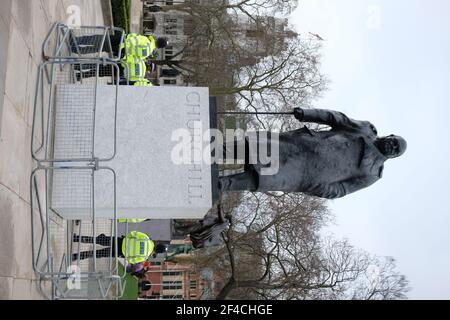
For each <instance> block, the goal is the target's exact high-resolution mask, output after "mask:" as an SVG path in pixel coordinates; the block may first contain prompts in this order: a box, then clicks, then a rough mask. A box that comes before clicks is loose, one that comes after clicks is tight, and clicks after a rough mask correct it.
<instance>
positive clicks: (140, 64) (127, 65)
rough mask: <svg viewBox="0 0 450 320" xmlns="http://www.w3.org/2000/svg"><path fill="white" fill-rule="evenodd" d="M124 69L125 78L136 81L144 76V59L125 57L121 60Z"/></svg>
mask: <svg viewBox="0 0 450 320" xmlns="http://www.w3.org/2000/svg"><path fill="white" fill-rule="evenodd" d="M122 64H123V65H124V69H125V78H127V79H128V80H129V81H138V80H141V79H143V78H144V77H145V73H146V72H147V66H146V65H145V61H144V60H142V59H140V58H138V57H131V56H130V57H127V59H126V60H123V61H122Z"/></svg>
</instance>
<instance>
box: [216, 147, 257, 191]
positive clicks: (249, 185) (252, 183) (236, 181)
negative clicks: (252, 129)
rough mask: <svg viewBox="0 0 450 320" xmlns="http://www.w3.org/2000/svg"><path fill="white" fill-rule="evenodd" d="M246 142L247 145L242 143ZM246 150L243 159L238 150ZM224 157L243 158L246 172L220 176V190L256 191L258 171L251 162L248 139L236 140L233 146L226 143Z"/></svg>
mask: <svg viewBox="0 0 450 320" xmlns="http://www.w3.org/2000/svg"><path fill="white" fill-rule="evenodd" d="M243 143H245V146H243V145H242V144H243ZM242 149H243V150H245V155H244V158H243V159H242V158H241V156H240V155H238V150H242ZM231 151H233V152H234V155H233V156H231V155H230V152H231ZM223 158H224V159H233V160H243V162H244V172H242V173H237V174H233V175H229V176H222V177H219V190H221V191H242V190H249V191H256V190H257V188H258V180H259V176H258V173H257V172H256V171H255V170H254V168H253V166H252V165H251V164H250V147H249V144H248V141H247V139H246V140H245V142H244V141H234V144H232V145H231V146H226V145H224V147H223Z"/></svg>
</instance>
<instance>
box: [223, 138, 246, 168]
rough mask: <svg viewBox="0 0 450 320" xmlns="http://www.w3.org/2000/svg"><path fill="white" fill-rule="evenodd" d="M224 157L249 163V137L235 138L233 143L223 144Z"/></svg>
mask: <svg viewBox="0 0 450 320" xmlns="http://www.w3.org/2000/svg"><path fill="white" fill-rule="evenodd" d="M223 159H224V160H231V159H232V160H234V161H240V162H241V163H242V162H243V163H244V164H248V163H249V146H248V141H247V139H245V140H236V139H235V140H234V143H232V144H224V145H223Z"/></svg>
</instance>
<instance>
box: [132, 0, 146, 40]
mask: <svg viewBox="0 0 450 320" xmlns="http://www.w3.org/2000/svg"><path fill="white" fill-rule="evenodd" d="M130 11H131V12H130V20H131V21H130V33H141V32H142V18H143V17H142V16H143V14H144V7H143V6H142V1H141V0H131V9H130Z"/></svg>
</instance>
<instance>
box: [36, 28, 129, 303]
mask: <svg viewBox="0 0 450 320" xmlns="http://www.w3.org/2000/svg"><path fill="white" fill-rule="evenodd" d="M124 37H125V33H124V31H123V30H122V29H120V28H112V27H104V26H99V27H87V26H80V27H76V28H71V27H68V26H66V25H64V24H62V23H55V24H54V25H53V27H52V29H51V30H50V31H49V33H48V35H47V38H46V39H45V41H44V43H43V45H42V54H43V58H44V60H45V61H43V62H42V63H41V64H40V65H39V70H38V78H37V84H36V91H35V101H34V111H33V124H32V138H31V154H32V157H33V159H34V160H35V162H36V169H35V170H34V171H33V172H32V174H31V177H30V196H31V199H30V203H31V219H32V221H31V222H32V229H31V231H32V239H33V243H32V261H33V269H34V271H35V272H36V274H37V276H38V279H39V281H38V283H39V284H42V283H50V284H51V289H52V290H51V294H50V295H46V293H45V292H44V290H42V292H43V294H44V295H45V296H46V297H47V298H51V299H117V298H119V297H120V296H121V295H122V294H123V289H124V287H123V278H124V277H125V271H119V270H126V262H125V260H124V259H122V258H121V257H120V256H121V252H122V251H121V248H120V242H121V238H120V237H119V235H118V233H117V212H116V174H115V172H114V170H112V169H111V168H109V167H107V166H106V164H107V162H108V161H110V160H112V159H113V158H114V157H115V154H116V117H117V101H118V99H117V96H118V92H119V90H118V86H119V80H120V77H121V76H123V75H124V74H125V70H123V67H122V66H121V64H120V61H119V60H120V58H121V57H120V55H121V53H120V52H121V46H122V43H123V41H124ZM106 85H109V86H114V87H115V90H114V92H115V97H114V99H112V101H114V102H113V103H112V105H111V106H110V112H109V111H108V113H110V116H111V117H112V119H113V122H111V123H113V126H112V128H111V131H110V132H108V134H110V135H111V137H112V139H111V141H113V142H112V143H111V145H108V146H107V147H106V148H105V147H103V148H102V150H103V151H105V149H107V152H103V153H100V152H98V151H97V150H96V145H97V143H98V141H96V135H95V133H96V131H95V130H96V112H97V108H96V106H97V92H98V88H99V86H106ZM108 110H109V109H108ZM99 190H101V193H102V195H103V200H104V199H105V190H106V191H107V193H106V194H107V196H108V198H107V199H110V204H108V205H107V207H106V208H104V207H99V205H98V203H96V198H97V194H98V193H99V192H100V191H99ZM108 201H109V200H108ZM100 211H101V212H102V214H101V215H99V214H98V213H97V212H100ZM119 264H122V265H123V268H119Z"/></svg>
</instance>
